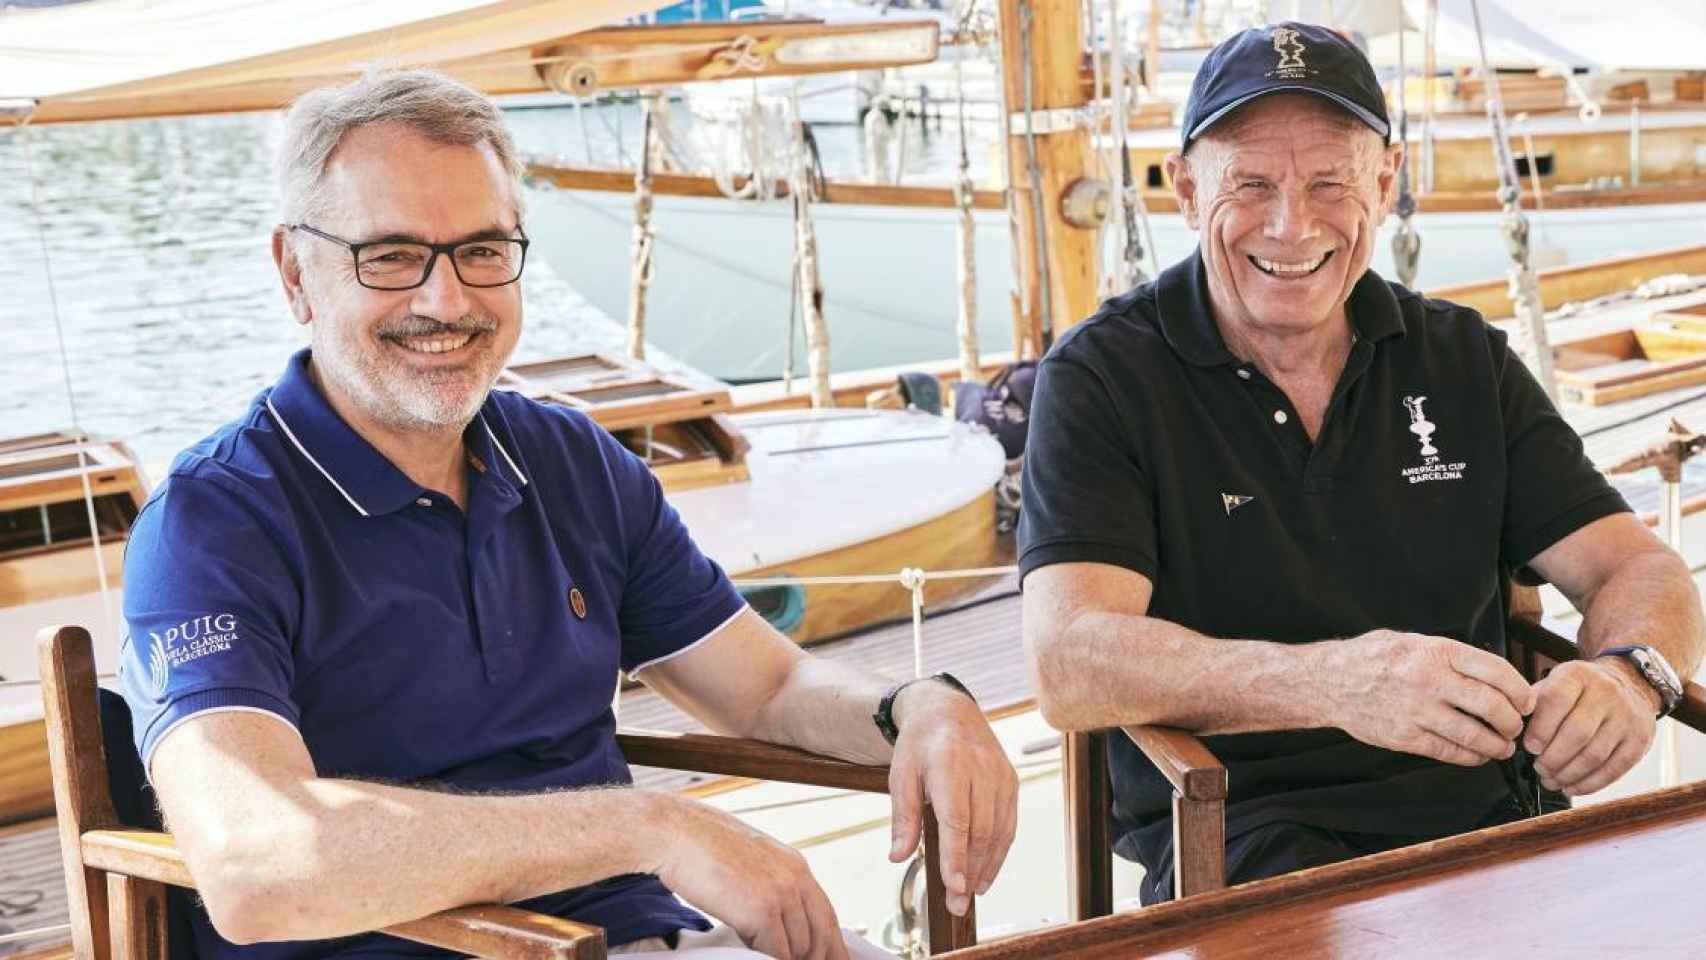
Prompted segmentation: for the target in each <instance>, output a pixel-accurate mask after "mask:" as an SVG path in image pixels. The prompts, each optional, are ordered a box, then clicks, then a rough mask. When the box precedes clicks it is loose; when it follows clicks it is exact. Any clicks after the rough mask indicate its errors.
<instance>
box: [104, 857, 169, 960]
mask: <svg viewBox="0 0 1706 960" xmlns="http://www.w3.org/2000/svg"><path fill="white" fill-rule="evenodd" d="M107 901H108V902H109V903H110V904H112V930H113V960H165V957H166V886H165V884H163V883H160V882H158V881H155V880H141V879H138V878H136V877H127V876H125V875H123V874H119V873H109V874H107Z"/></svg>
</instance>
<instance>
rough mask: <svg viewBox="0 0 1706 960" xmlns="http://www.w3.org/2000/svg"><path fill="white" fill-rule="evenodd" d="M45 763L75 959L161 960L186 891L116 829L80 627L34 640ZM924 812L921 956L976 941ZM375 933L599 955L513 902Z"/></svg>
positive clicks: (743, 746)
mask: <svg viewBox="0 0 1706 960" xmlns="http://www.w3.org/2000/svg"><path fill="white" fill-rule="evenodd" d="M37 652H38V655H39V658H40V663H41V684H42V701H43V707H44V708H45V711H46V726H47V741H48V756H49V761H50V765H51V766H52V770H53V796H54V803H55V806H56V808H57V814H58V822H59V842H60V853H61V857H62V859H63V861H64V864H65V881H66V888H67V893H68V902H69V905H70V913H71V932H72V946H73V949H74V950H75V953H76V956H77V957H78V958H80V960H163V958H164V957H165V956H166V953H167V943H166V931H167V923H166V887H167V886H176V887H185V888H189V889H194V887H195V880H194V878H192V877H191V876H190V873H189V869H188V867H187V866H186V865H185V863H184V858H183V855H182V854H181V853H180V852H179V850H178V848H177V845H176V843H174V842H173V840H172V837H171V835H170V834H166V833H158V832H153V831H146V830H133V829H128V828H126V827H124V826H122V825H121V824H120V822H119V819H118V815H117V813H116V812H115V809H114V805H113V799H112V794H111V791H110V788H109V786H108V780H107V757H106V749H105V747H104V745H103V743H102V737H101V728H100V713H99V707H98V703H97V699H96V697H97V693H96V682H95V658H94V652H93V646H92V643H91V640H90V637H89V633H88V631H87V630H85V629H83V628H82V627H76V626H63V627H50V628H47V629H45V630H43V631H41V633H40V634H39V635H38V637H37ZM617 741H618V743H619V744H620V745H621V748H622V751H623V753H624V754H625V755H626V756H627V758H628V761H629V762H630V763H634V764H638V765H642V766H651V767H666V768H673V769H678V770H693V771H697V772H701V773H709V774H716V775H721V776H736V777H750V778H755V779H765V780H776V781H781V782H787V783H799V784H807V785H812V786H826V787H835V788H839V789H844V790H859V791H867V792H872V793H887V792H888V768H887V767H876V766H865V765H861V764H855V763H848V762H846V761H843V760H835V759H831V758H828V757H822V756H819V755H817V754H812V753H807V752H805V751H803V750H795V749H791V748H788V747H779V746H775V745H773V744H767V743H760V742H757V741H751V740H740V739H736V738H732V737H717V736H709V735H703V734H662V733H650V732H643V731H624V732H620V733H618V734H617ZM936 848H937V826H936V818H935V815H934V813H933V812H932V811H931V810H930V809H929V808H928V807H926V808H925V813H924V849H925V851H926V853H927V855H926V856H925V858H924V860H925V865H926V874H927V877H926V884H927V889H926V902H927V912H928V926H929V944H930V951H931V953H941V952H945V951H947V950H952V949H957V948H959V947H964V946H970V945H972V944H974V943H975V942H976V914H975V909H968V910H967V911H966V915H965V916H964V917H955V916H953V915H952V914H950V913H949V912H948V910H947V891H946V887H945V886H944V885H943V882H942V874H941V867H940V864H939V863H938V861H937V859H936V857H934V856H932V855H928V854H929V853H932V852H933V851H934V850H935V849H936ZM383 932H385V933H388V934H391V935H394V936H398V937H402V938H404V939H408V940H413V941H416V942H419V943H425V944H430V945H433V946H437V947H442V948H444V949H448V950H454V951H457V952H459V953H463V954H468V955H472V956H476V957H486V958H502V960H544V958H556V960H600V958H603V957H604V956H605V953H606V950H605V942H604V931H603V930H601V929H599V928H598V927H593V926H588V925H586V924H580V923H574V922H572V921H569V920H563V919H559V918H556V917H550V916H545V915H543V914H538V913H531V912H529V911H526V910H520V909H516V908H514V907H507V906H500V905H496V904H483V905H474V906H465V907H457V908H454V909H451V910H445V911H443V912H440V913H436V914H433V915H431V916H428V917H423V918H421V919H419V920H411V921H409V922H407V923H401V924H397V925H395V926H391V927H387V928H385V930H384V931H383Z"/></svg>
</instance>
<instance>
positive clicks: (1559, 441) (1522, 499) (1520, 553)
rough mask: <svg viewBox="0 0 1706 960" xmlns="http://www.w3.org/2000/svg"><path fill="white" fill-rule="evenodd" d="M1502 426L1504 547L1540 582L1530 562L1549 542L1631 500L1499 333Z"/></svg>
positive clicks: (1513, 565)
mask: <svg viewBox="0 0 1706 960" xmlns="http://www.w3.org/2000/svg"><path fill="white" fill-rule="evenodd" d="M1491 347H1492V350H1493V363H1494V366H1495V369H1496V370H1497V371H1498V374H1499V404H1500V407H1501V408H1502V413H1503V419H1504V427H1505V523H1504V529H1503V531H1501V545H1502V546H1501V552H1502V554H1503V560H1504V563H1505V565H1506V566H1507V567H1508V568H1509V569H1511V570H1514V571H1516V576H1517V579H1518V580H1519V581H1521V582H1523V583H1526V584H1530V585H1532V584H1538V583H1540V582H1542V580H1541V578H1540V577H1539V576H1538V574H1536V573H1535V572H1534V571H1533V570H1531V569H1529V568H1528V564H1529V562H1530V561H1532V560H1533V559H1534V558H1535V557H1537V556H1539V555H1540V554H1541V553H1543V552H1544V551H1545V550H1546V549H1547V548H1548V547H1551V546H1552V545H1553V544H1555V543H1557V542H1558V541H1560V540H1562V539H1564V538H1565V537H1567V536H1569V535H1570V534H1572V533H1574V532H1576V531H1577V530H1579V529H1581V528H1582V527H1585V526H1587V525H1588V524H1589V523H1592V522H1593V521H1595V520H1598V519H1599V518H1600V517H1605V516H1609V515H1611V514H1614V513H1627V512H1629V504H1628V503H1626V502H1625V501H1624V499H1623V496H1622V494H1620V493H1618V492H1617V490H1616V489H1615V488H1613V487H1612V486H1611V484H1610V482H1608V481H1607V480H1606V479H1605V475H1604V474H1602V473H1600V472H1599V469H1598V468H1597V467H1595V466H1594V465H1593V462H1592V461H1591V460H1589V459H1588V456H1587V452H1586V450H1585V449H1584V448H1583V446H1582V438H1581V436H1580V435H1578V434H1577V433H1576V431H1575V429H1574V428H1573V427H1571V426H1570V425H1569V424H1568V423H1567V422H1565V420H1564V417H1563V416H1562V415H1561V414H1559V413H1558V408H1557V407H1555V406H1553V404H1552V401H1551V400H1550V399H1549V398H1548V397H1547V396H1546V392H1545V391H1544V390H1542V389H1541V388H1540V383H1539V382H1538V381H1537V380H1535V379H1534V375H1533V374H1532V373H1531V372H1530V371H1529V369H1528V366H1527V364H1524V363H1523V362H1522V360H1521V359H1520V358H1518V357H1517V355H1516V354H1515V353H1514V352H1512V351H1511V349H1510V347H1509V346H1508V345H1507V343H1506V341H1505V339H1504V336H1503V334H1502V333H1498V332H1497V331H1495V335H1494V336H1493V337H1492V338H1491Z"/></svg>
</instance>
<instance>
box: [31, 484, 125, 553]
mask: <svg viewBox="0 0 1706 960" xmlns="http://www.w3.org/2000/svg"><path fill="white" fill-rule="evenodd" d="M135 519H136V505H135V503H134V502H133V501H132V499H131V496H130V494H128V493H110V494H107V495H105V496H100V497H96V498H95V522H96V523H97V524H98V525H99V527H100V533H101V539H102V540H107V539H113V538H117V537H122V536H124V535H125V533H126V532H128V531H129V530H130V524H131V521H133V520H135ZM90 539H91V538H90V536H89V509H88V507H86V506H85V505H84V503H83V501H81V500H66V501H63V502H60V503H44V504H37V505H35V506H31V507H20V508H18V509H16V510H4V511H0V557H9V556H15V555H18V554H21V553H26V552H29V553H34V552H38V551H41V550H43V549H51V548H55V547H64V546H79V545H85V544H87V543H88V542H89V541H90Z"/></svg>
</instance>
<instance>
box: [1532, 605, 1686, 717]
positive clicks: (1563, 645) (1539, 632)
mask: <svg viewBox="0 0 1706 960" xmlns="http://www.w3.org/2000/svg"><path fill="white" fill-rule="evenodd" d="M1505 630H1506V632H1507V633H1508V635H1509V637H1510V639H1512V640H1515V641H1517V642H1518V643H1521V644H1522V645H1523V646H1525V647H1527V648H1528V649H1529V650H1530V651H1532V652H1534V653H1537V654H1540V655H1541V656H1543V657H1546V658H1547V659H1550V660H1556V661H1557V662H1559V663H1568V662H1569V661H1571V660H1576V659H1580V657H1581V655H1582V651H1581V648H1580V647H1578V646H1576V644H1575V642H1574V641H1572V640H1568V639H1565V638H1564V637H1562V636H1559V635H1558V634H1556V633H1553V632H1552V631H1550V630H1548V629H1546V628H1545V627H1543V626H1541V625H1540V624H1538V623H1533V622H1531V621H1528V620H1524V619H1520V618H1517V619H1511V620H1509V621H1507V622H1506V624H1505ZM1671 716H1673V717H1675V718H1676V721H1677V722H1678V723H1680V724H1682V725H1683V726H1685V727H1689V728H1691V729H1694V730H1699V731H1702V732H1706V687H1701V686H1700V684H1698V683H1695V682H1694V681H1693V680H1689V681H1686V682H1685V683H1684V684H1683V687H1682V702H1681V703H1679V704H1677V705H1676V711H1675V712H1674V713H1672V714H1671Z"/></svg>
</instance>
